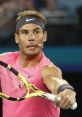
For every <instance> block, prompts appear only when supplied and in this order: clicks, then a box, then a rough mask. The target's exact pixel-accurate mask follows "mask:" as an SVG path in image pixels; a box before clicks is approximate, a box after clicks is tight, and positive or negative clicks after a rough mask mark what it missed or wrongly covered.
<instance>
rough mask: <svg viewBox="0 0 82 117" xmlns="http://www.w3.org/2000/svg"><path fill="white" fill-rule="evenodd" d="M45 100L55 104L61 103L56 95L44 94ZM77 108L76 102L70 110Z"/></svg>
mask: <svg viewBox="0 0 82 117" xmlns="http://www.w3.org/2000/svg"><path fill="white" fill-rule="evenodd" d="M45 96H46V98H47V99H48V100H50V101H53V102H54V101H56V102H60V101H61V97H59V96H57V95H53V94H50V93H46V94H45ZM76 108H77V102H75V103H74V104H73V105H72V106H71V108H70V109H72V110H75V109H76Z"/></svg>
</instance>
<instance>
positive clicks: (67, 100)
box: [56, 89, 76, 109]
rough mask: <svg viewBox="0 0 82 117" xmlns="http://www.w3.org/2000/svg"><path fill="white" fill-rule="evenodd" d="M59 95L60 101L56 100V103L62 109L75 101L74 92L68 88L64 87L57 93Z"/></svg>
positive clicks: (67, 107) (69, 106)
mask: <svg viewBox="0 0 82 117" xmlns="http://www.w3.org/2000/svg"><path fill="white" fill-rule="evenodd" d="M58 96H59V97H61V101H60V102H57V103H56V105H57V106H58V107H60V108H62V109H69V108H71V106H72V105H73V104H74V103H75V101H76V98H75V96H76V93H75V92H74V91H72V90H70V89H65V90H64V91H63V92H60V93H59V94H58Z"/></svg>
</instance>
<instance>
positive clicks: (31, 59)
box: [20, 53, 41, 68]
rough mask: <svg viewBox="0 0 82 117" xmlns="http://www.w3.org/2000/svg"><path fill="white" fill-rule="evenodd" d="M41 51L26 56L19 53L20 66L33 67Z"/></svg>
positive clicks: (38, 59) (37, 61) (38, 60)
mask: <svg viewBox="0 0 82 117" xmlns="http://www.w3.org/2000/svg"><path fill="white" fill-rule="evenodd" d="M40 57H41V53H39V54H37V55H34V56H28V55H23V54H20V65H21V66H22V67H27V68H31V67H35V66H36V65H37V64H38V63H39V62H40Z"/></svg>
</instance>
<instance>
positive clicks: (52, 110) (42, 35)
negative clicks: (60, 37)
mask: <svg viewBox="0 0 82 117" xmlns="http://www.w3.org/2000/svg"><path fill="white" fill-rule="evenodd" d="M45 24H46V19H45V17H44V16H43V15H42V14H40V13H38V12H37V11H23V12H21V13H19V14H18V17H17V23H16V33H15V41H16V43H17V44H18V46H19V51H16V52H6V53H4V54H1V56H0V60H2V61H4V62H6V63H8V64H11V65H12V66H13V67H14V68H15V69H16V70H18V71H19V72H20V73H22V74H24V76H26V78H27V79H28V80H29V81H30V82H31V83H32V84H33V85H35V86H37V87H38V88H40V89H41V90H43V91H45V92H51V93H52V94H57V95H58V96H60V97H61V101H60V102H51V101H49V100H47V99H43V98H40V97H33V98H30V99H26V100H24V101H20V102H13V101H9V100H6V99H4V100H3V117H59V116H60V108H62V109H69V108H70V107H71V106H72V105H73V104H74V103H75V101H76V99H75V96H76V93H75V91H74V89H73V87H72V86H71V85H70V84H69V83H68V82H67V81H66V80H64V79H63V78H62V72H61V70H60V69H59V68H58V67H57V66H56V65H54V64H53V63H52V62H51V61H50V60H49V59H48V58H47V57H46V56H45V55H44V53H43V51H42V48H43V45H44V43H45V42H46V40H47V32H46V31H45ZM13 77H14V75H13V74H10V73H9V72H8V71H7V70H6V69H3V67H2V66H0V78H1V84H2V85H1V87H2V89H3V87H4V90H5V91H6V90H7V88H6V86H5V84H6V83H5V82H7V81H9V80H10V78H13ZM3 79H4V80H5V81H4V80H3ZM12 82H13V85H14V88H13V89H12V92H13V93H14V94H15V93H17V91H18V88H17V87H16V82H15V79H14V80H13V81H12ZM9 85H10V84H9ZM22 93H23V91H21V94H22Z"/></svg>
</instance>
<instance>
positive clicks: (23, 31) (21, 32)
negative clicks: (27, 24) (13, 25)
mask: <svg viewBox="0 0 82 117" xmlns="http://www.w3.org/2000/svg"><path fill="white" fill-rule="evenodd" d="M19 33H20V34H22V35H27V34H28V31H27V30H21V31H20V32H19Z"/></svg>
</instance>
